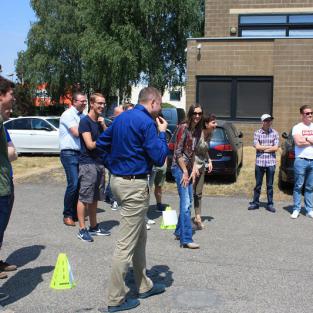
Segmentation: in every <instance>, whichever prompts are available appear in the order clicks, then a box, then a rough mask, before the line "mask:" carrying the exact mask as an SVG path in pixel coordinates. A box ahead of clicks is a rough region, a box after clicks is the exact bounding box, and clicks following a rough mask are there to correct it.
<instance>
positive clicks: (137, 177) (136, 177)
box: [115, 174, 148, 180]
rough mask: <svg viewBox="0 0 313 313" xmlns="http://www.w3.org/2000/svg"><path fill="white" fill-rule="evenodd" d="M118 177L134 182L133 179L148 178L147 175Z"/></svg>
mask: <svg viewBox="0 0 313 313" xmlns="http://www.w3.org/2000/svg"><path fill="white" fill-rule="evenodd" d="M115 176H116V177H121V178H123V179H127V180H132V179H146V178H147V177H148V175H147V174H139V175H115Z"/></svg>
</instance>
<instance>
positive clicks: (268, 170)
mask: <svg viewBox="0 0 313 313" xmlns="http://www.w3.org/2000/svg"><path fill="white" fill-rule="evenodd" d="M275 168H276V166H275V165H273V166H266V167H263V166H258V165H256V166H255V181H256V184H255V188H254V194H253V201H252V202H253V203H254V204H256V205H259V204H260V194H261V188H262V182H263V177H264V174H266V193H267V205H268V206H272V205H273V182H274V175H275Z"/></svg>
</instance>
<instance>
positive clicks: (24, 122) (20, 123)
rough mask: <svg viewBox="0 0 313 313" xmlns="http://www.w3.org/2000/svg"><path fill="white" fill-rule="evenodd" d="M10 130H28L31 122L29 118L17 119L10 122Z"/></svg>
mask: <svg viewBox="0 0 313 313" xmlns="http://www.w3.org/2000/svg"><path fill="white" fill-rule="evenodd" d="M11 129H19V130H30V129H31V122H30V118H17V119H14V120H13V121H12V128H11Z"/></svg>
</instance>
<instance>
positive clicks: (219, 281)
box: [0, 174, 313, 313]
mask: <svg viewBox="0 0 313 313" xmlns="http://www.w3.org/2000/svg"><path fill="white" fill-rule="evenodd" d="M63 192H64V183H60V182H58V181H55V180H53V179H51V177H50V175H49V174H48V175H45V176H43V177H42V178H41V179H39V180H29V181H25V182H23V183H19V184H17V185H16V201H15V205H14V211H13V214H12V217H11V220H10V224H9V227H8V229H7V232H6V234H5V242H4V245H3V248H2V251H1V256H2V258H7V260H8V261H9V262H11V263H15V264H17V265H18V266H19V269H18V271H16V272H12V273H9V278H8V279H6V280H2V281H1V282H0V291H1V292H5V293H8V294H10V298H9V299H8V300H7V301H6V302H3V303H2V305H3V306H4V308H5V309H11V310H13V311H14V312H15V313H28V312H29V313H30V312H32V313H36V312H41V313H42V312H49V313H50V312H53V313H64V312H66V313H84V312H86V313H94V312H98V310H99V309H100V310H101V308H105V307H106V301H107V299H106V295H107V287H108V277H109V273H110V268H111V256H112V253H113V250H114V245H115V241H116V239H117V234H118V227H119V212H118V211H112V210H111V209H110V207H109V206H108V205H107V204H105V203H100V204H99V210H98V211H99V212H98V219H99V221H100V222H101V223H102V225H103V226H105V227H107V228H108V229H110V230H111V231H112V235H111V236H110V237H104V238H99V237H96V238H95V241H94V242H93V243H84V242H82V241H80V240H78V239H77V238H76V233H77V231H78V227H75V228H74V227H66V226H64V225H63V223H62V214H61V213H62V210H61V207H62V201H63ZM164 199H165V201H164V202H166V203H169V204H171V206H172V207H173V208H174V209H178V196H177V194H175V193H169V192H166V191H165V195H164ZM203 202H204V204H203V206H204V209H203V215H204V219H205V221H204V223H205V229H204V230H201V231H196V233H195V235H194V240H195V241H196V242H198V243H199V244H200V245H201V249H199V250H188V249H182V248H179V244H178V242H177V241H175V240H174V237H173V235H172V231H169V230H161V229H160V227H159V226H160V223H161V217H160V213H156V212H155V211H154V199H152V201H151V206H150V211H149V217H150V218H154V219H155V220H156V225H153V226H152V227H151V230H150V231H149V233H148V244H147V268H148V270H149V272H148V273H149V275H150V276H151V278H152V279H153V280H154V281H157V282H163V283H164V284H166V286H167V288H166V292H165V293H164V294H162V295H158V296H154V297H151V298H148V299H146V300H142V301H141V305H140V306H139V307H138V308H136V309H134V310H132V311H131V312H133V313H139V312H149V313H159V312H160V313H161V312H162V313H185V312H186V313H187V312H195V313H197V312H210V313H211V312H212V313H213V312H214V313H215V312H216V313H217V312H218V313H237V312H238V313H239V312H240V313H244V312H246V313H252V312H260V313H261V312H262V313H264V312H266V313H271V312H273V313H280V312H295V313H301V312H308V313H309V312H310V313H311V312H312V303H313V300H312V298H311V291H312V290H313V279H312V276H313V269H312V259H313V248H312V237H311V234H312V227H313V220H312V219H309V218H306V217H305V216H304V215H301V216H300V217H299V218H298V219H297V220H292V219H290V218H289V212H288V211H289V210H290V209H291V207H290V206H289V205H290V203H284V202H280V203H277V204H276V207H277V209H278V211H277V213H275V214H272V213H269V212H267V211H266V210H265V209H263V208H261V209H259V210H256V211H253V212H251V211H248V210H247V204H248V200H247V199H243V198H235V197H232V198H225V197H206V198H205V199H204V201H203ZM61 252H64V253H66V254H67V256H68V259H69V262H70V264H71V267H72V270H73V274H74V278H75V282H76V284H77V286H76V287H75V288H73V289H70V290H65V291H56V290H53V289H50V287H49V284H50V281H51V278H52V274H53V269H54V265H55V262H56V260H57V256H58V254H59V253H61ZM127 284H128V285H129V286H130V288H131V290H134V280H133V276H132V273H131V271H130V272H129V274H128V275H127ZM0 312H1V310H0Z"/></svg>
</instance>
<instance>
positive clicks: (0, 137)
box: [0, 76, 16, 301]
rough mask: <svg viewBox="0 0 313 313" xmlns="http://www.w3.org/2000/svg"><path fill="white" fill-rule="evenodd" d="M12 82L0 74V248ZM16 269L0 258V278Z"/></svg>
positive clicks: (9, 192) (8, 190) (7, 198)
mask: <svg viewBox="0 0 313 313" xmlns="http://www.w3.org/2000/svg"><path fill="white" fill-rule="evenodd" d="M13 88H14V84H13V83H12V82H10V81H8V80H7V79H5V78H3V77H2V76H0V249H1V246H2V241H3V235H4V232H5V230H6V227H7V225H8V222H9V219H10V215H11V211H12V207H13V200H14V190H13V181H12V175H11V165H10V160H9V156H8V144H7V140H6V134H5V130H4V125H3V122H4V121H5V120H7V119H9V117H10V113H11V111H12V105H13V102H14V100H15V99H14V95H13ZM12 270H16V266H15V265H10V264H8V263H7V262H4V261H2V260H0V278H6V277H7V274H6V273H5V272H7V271H12ZM7 297H8V296H7V295H6V294H3V293H0V301H1V300H4V299H6V298H7Z"/></svg>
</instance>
